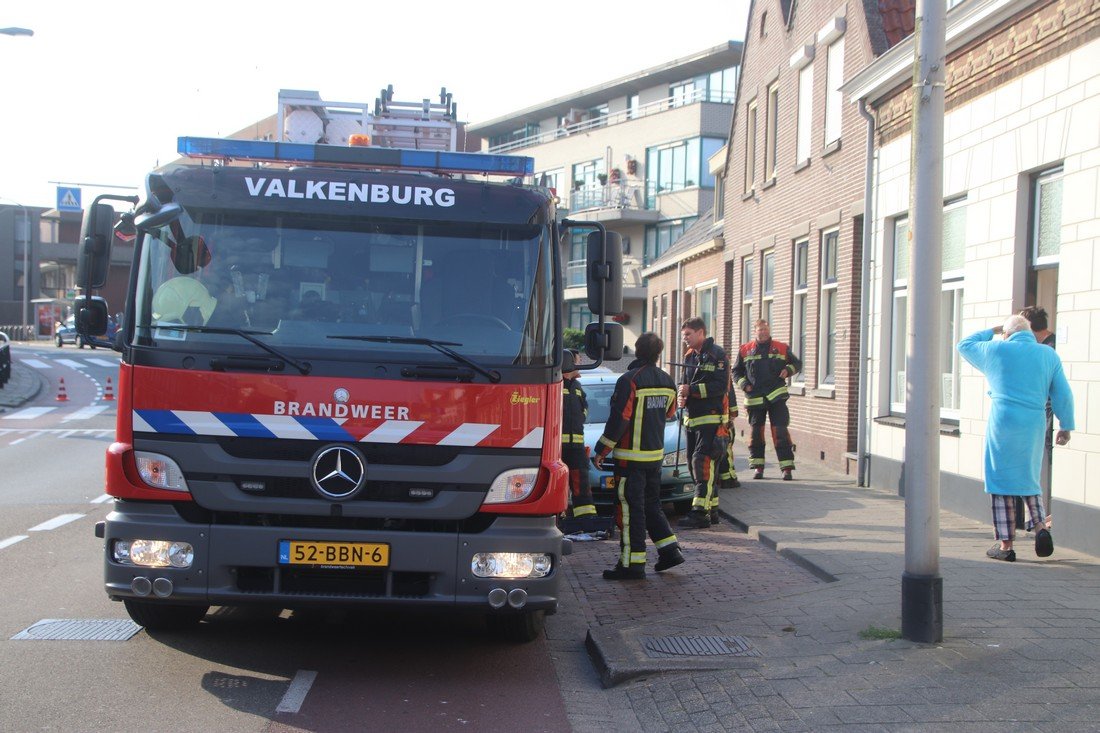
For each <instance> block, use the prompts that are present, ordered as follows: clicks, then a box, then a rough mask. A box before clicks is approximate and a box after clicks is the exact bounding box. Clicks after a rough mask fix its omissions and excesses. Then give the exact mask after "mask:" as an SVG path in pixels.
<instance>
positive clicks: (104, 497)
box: [92, 494, 114, 504]
mask: <svg viewBox="0 0 1100 733" xmlns="http://www.w3.org/2000/svg"><path fill="white" fill-rule="evenodd" d="M112 498H114V497H112V496H111V495H110V494H103V495H101V496H97V497H96V498H94V499H92V503H93V504H106V503H107V502H109V501H110V500H111V499H112Z"/></svg>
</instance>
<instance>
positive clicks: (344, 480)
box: [310, 445, 367, 499]
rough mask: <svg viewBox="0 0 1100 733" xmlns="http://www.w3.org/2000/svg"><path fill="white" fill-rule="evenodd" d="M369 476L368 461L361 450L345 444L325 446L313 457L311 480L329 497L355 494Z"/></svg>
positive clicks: (340, 497)
mask: <svg viewBox="0 0 1100 733" xmlns="http://www.w3.org/2000/svg"><path fill="white" fill-rule="evenodd" d="M366 478H367V462H366V461H365V460H364V459H363V456H362V455H361V454H360V453H359V451H357V450H355V449H354V448H350V447H348V446H345V445H334V446H330V447H328V448H324V449H322V450H321V451H319V452H318V453H317V455H316V456H314V457H313V471H312V473H311V474H310V480H311V481H312V482H313V488H315V489H317V491H318V493H320V494H321V495H322V496H324V497H325V498H327V499H349V498H351V497H352V496H355V494H357V493H358V492H359V490H360V489H362V488H363V485H364V484H365V483H366Z"/></svg>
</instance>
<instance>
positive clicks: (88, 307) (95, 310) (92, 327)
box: [76, 296, 109, 346]
mask: <svg viewBox="0 0 1100 733" xmlns="http://www.w3.org/2000/svg"><path fill="white" fill-rule="evenodd" d="M76 303H77V311H76V332H77V333H79V334H80V335H82V336H92V337H94V336H98V335H99V334H101V333H106V332H107V301H106V300H104V299H103V298H100V297H98V296H92V297H87V298H80V299H78V300H77V301H76ZM96 345H97V346H98V345H99V344H98V343H97V344H96ZM107 345H109V344H107Z"/></svg>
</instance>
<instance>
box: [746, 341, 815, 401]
mask: <svg viewBox="0 0 1100 733" xmlns="http://www.w3.org/2000/svg"><path fill="white" fill-rule="evenodd" d="M784 369H786V370H787V376H794V375H795V374H797V373H798V372H799V371H801V370H802V361H801V360H800V359H799V358H798V357H797V356H795V355H794V354H793V353H791V349H790V347H789V346H787V345H786V344H785V343H783V342H782V341H776V340H775V339H769V340H767V341H763V342H760V343H757V342H756V341H750V342H748V343H747V344H742V345H741V348H740V349H739V350H738V352H737V363H736V364H734V365H733V378H734V380H735V381H736V382H737V386H738V387H740V388H741V389H745V385H751V386H752V390H751V391H747V392H745V407H760V406H762V405H764V404H766V403H768V402H778V401H780V400H785V399H787V397H789V396H790V395H789V394H788V392H787V380H786V378H784V377H781V376H779V373H780V372H781V371H783V370H784Z"/></svg>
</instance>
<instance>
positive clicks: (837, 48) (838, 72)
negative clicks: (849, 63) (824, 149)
mask: <svg viewBox="0 0 1100 733" xmlns="http://www.w3.org/2000/svg"><path fill="white" fill-rule="evenodd" d="M826 62H827V63H826V65H825V145H830V144H832V143H834V142H836V141H837V140H839V139H840V117H841V112H842V111H843V109H844V95H843V94H841V92H840V87H841V85H842V84H843V83H844V36H841V37H840V38H838V39H836V40H835V41H833V42H832V44H831V45H830V46H829V52H828V58H827V59H826Z"/></svg>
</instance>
